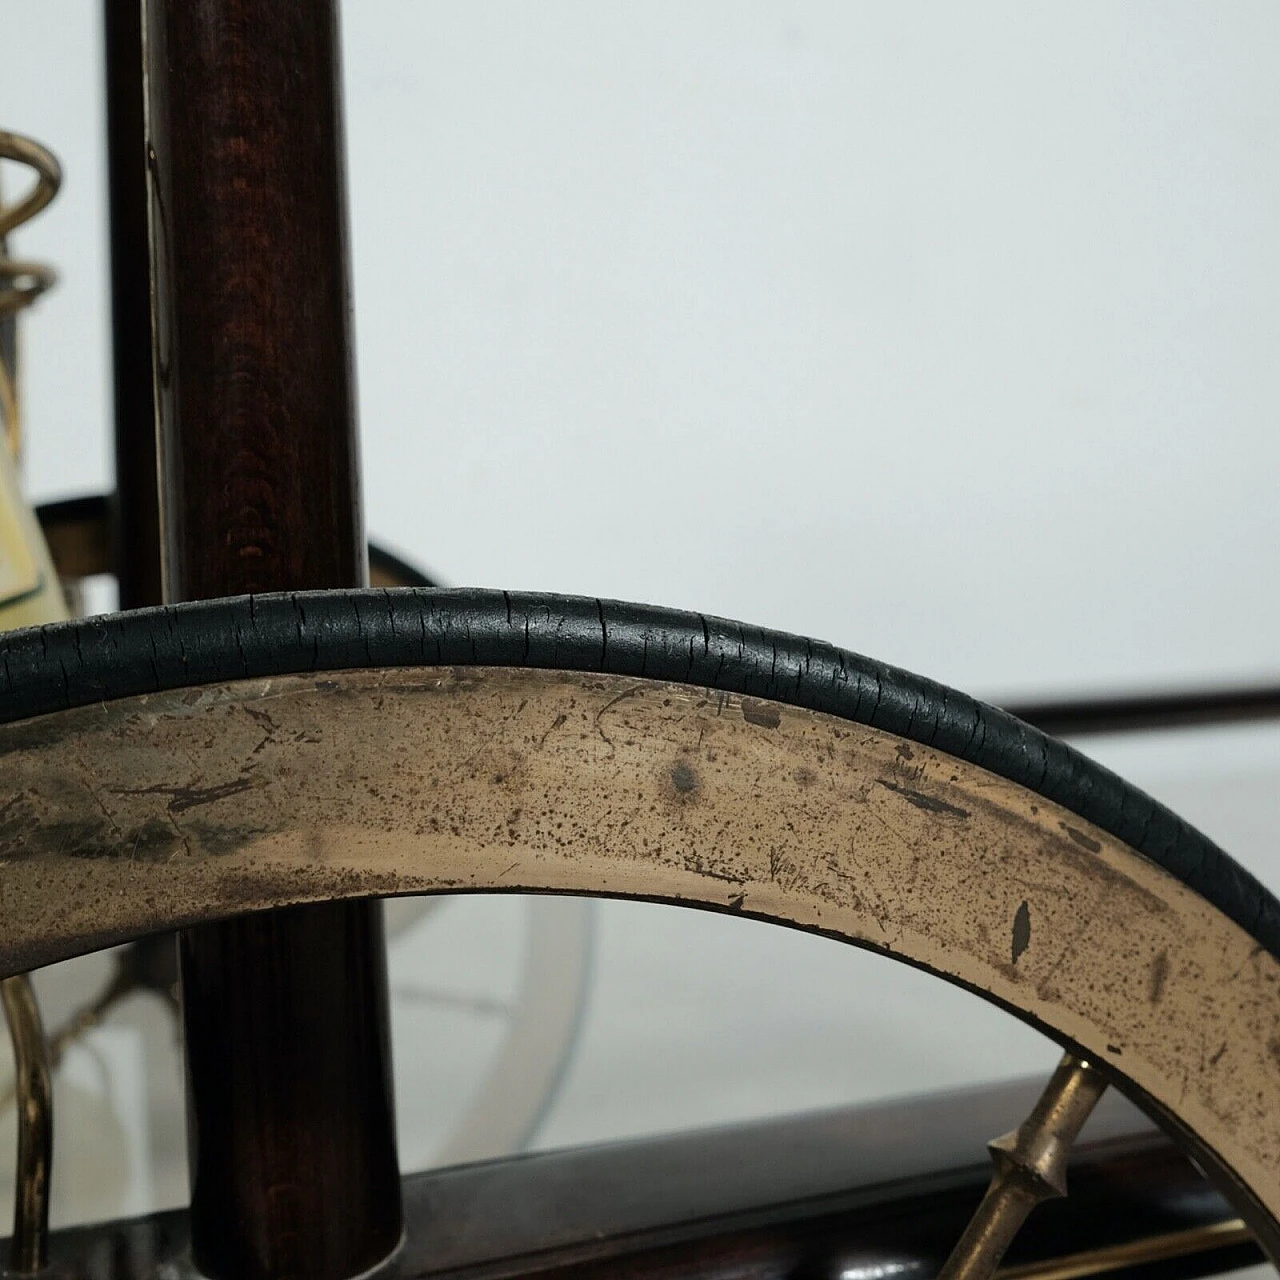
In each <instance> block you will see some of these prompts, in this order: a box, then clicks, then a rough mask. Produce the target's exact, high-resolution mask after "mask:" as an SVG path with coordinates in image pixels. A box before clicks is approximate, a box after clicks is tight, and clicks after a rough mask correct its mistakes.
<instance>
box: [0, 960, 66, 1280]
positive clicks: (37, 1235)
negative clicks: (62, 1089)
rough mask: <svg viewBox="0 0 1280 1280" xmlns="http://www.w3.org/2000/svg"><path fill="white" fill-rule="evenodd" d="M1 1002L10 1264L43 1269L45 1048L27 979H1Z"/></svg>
mask: <svg viewBox="0 0 1280 1280" xmlns="http://www.w3.org/2000/svg"><path fill="white" fill-rule="evenodd" d="M0 1000H2V1001H3V1004H4V1012H5V1016H6V1018H7V1019H8V1022H9V1035H10V1037H11V1039H12V1041H13V1058H14V1080H15V1083H16V1086H17V1093H18V1176H17V1186H16V1189H15V1193H14V1209H13V1240H12V1242H11V1244H10V1248H11V1251H12V1252H11V1257H10V1262H9V1265H10V1267H12V1269H13V1270H14V1271H15V1272H22V1273H24V1274H25V1273H28V1272H34V1271H39V1270H41V1269H42V1268H43V1267H44V1264H45V1261H46V1258H47V1256H48V1237H49V1165H50V1161H51V1158H52V1154H53V1090H52V1087H51V1084H50V1080H49V1059H48V1048H47V1045H46V1044H45V1038H44V1028H43V1027H42V1025H41V1023H40V1008H39V1006H38V1005H37V1004H36V996H35V991H34V990H33V989H32V986H31V979H30V978H29V977H27V975H26V974H20V975H18V976H17V977H13V978H6V979H4V981H3V982H0Z"/></svg>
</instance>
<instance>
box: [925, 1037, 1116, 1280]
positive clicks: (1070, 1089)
mask: <svg viewBox="0 0 1280 1280" xmlns="http://www.w3.org/2000/svg"><path fill="white" fill-rule="evenodd" d="M1106 1087H1107V1082H1106V1080H1105V1078H1104V1077H1103V1076H1102V1075H1101V1074H1099V1072H1097V1071H1096V1070H1095V1069H1094V1068H1093V1067H1091V1066H1090V1065H1089V1064H1088V1063H1087V1062H1084V1061H1082V1060H1081V1059H1079V1058H1075V1057H1073V1056H1072V1055H1071V1054H1067V1055H1066V1056H1064V1057H1063V1059H1062V1061H1061V1062H1060V1063H1059V1064H1058V1067H1057V1070H1056V1071H1054V1073H1053V1075H1052V1077H1051V1078H1050V1080H1049V1083H1048V1085H1046V1086H1045V1091H1044V1093H1042V1094H1041V1095H1040V1100H1039V1101H1038V1102H1037V1103H1036V1105H1035V1108H1034V1109H1033V1110H1032V1112H1031V1115H1030V1116H1028V1117H1027V1119H1026V1120H1025V1121H1023V1123H1022V1124H1021V1125H1019V1126H1018V1128H1017V1129H1015V1130H1014V1131H1013V1132H1012V1133H1009V1134H1006V1135H1005V1136H1004V1137H1002V1138H997V1139H996V1140H995V1141H994V1142H992V1143H991V1145H990V1151H991V1158H992V1160H993V1161H994V1163H995V1173H994V1174H993V1175H992V1178H991V1185H990V1186H989V1187H988V1188H987V1193H986V1195H985V1196H983V1198H982V1203H981V1204H980V1205H979V1206H978V1208H977V1211H976V1212H975V1213H974V1215H973V1217H972V1218H971V1219H970V1220H969V1225H968V1226H967V1227H965V1229H964V1233H963V1234H962V1235H961V1237H960V1239H959V1240H958V1241H957V1242H956V1246H955V1248H954V1249H953V1250H952V1251H951V1256H950V1257H949V1258H948V1259H947V1261H946V1264H945V1265H944V1266H943V1268H942V1270H941V1272H939V1275H938V1280H990V1277H991V1276H993V1275H994V1274H995V1271H996V1268H997V1267H998V1266H999V1265H1000V1262H1001V1259H1003V1257H1004V1255H1005V1252H1006V1250H1007V1249H1008V1248H1009V1246H1010V1245H1011V1244H1012V1243H1013V1238H1014V1237H1015V1236H1016V1235H1017V1234H1018V1231H1019V1230H1020V1229H1021V1227H1022V1224H1023V1223H1024V1222H1025V1221H1026V1220H1027V1216H1028V1215H1029V1214H1030V1213H1031V1210H1032V1209H1034V1208H1035V1207H1036V1205H1038V1204H1039V1203H1040V1202H1041V1201H1043V1200H1052V1199H1055V1198H1056V1197H1059V1196H1065V1195H1066V1194H1067V1157H1068V1156H1069V1155H1070V1152H1071V1144H1072V1143H1073V1142H1074V1141H1075V1139H1076V1135H1077V1134H1078V1133H1079V1132H1080V1130H1081V1129H1082V1128H1083V1127H1084V1122H1085V1121H1086V1120H1087V1119H1088V1118H1089V1115H1090V1113H1091V1112H1092V1111H1093V1108H1094V1107H1095V1105H1096V1104H1097V1101H1098V1099H1099V1098H1100V1097H1101V1096H1102V1094H1103V1091H1104V1090H1105V1089H1106Z"/></svg>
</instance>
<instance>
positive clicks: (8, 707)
mask: <svg viewBox="0 0 1280 1280" xmlns="http://www.w3.org/2000/svg"><path fill="white" fill-rule="evenodd" d="M415 665H455V666H468V665H478V666H509V667H536V668H552V669H564V670H577V671H587V672H606V673H611V674H616V675H626V676H636V677H647V678H650V679H656V680H671V681H677V682H680V683H685V684H694V685H702V686H704V687H706V688H709V689H716V690H723V691H726V692H730V693H735V694H745V695H749V696H752V697H758V698H765V699H773V700H776V701H779V702H784V703H790V704H793V705H796V706H801V707H806V708H809V709H811V710H815V711H821V712H826V713H828V714H831V715H835V716H840V717H842V718H844V719H848V720H851V721H856V722H859V723H862V724H867V725H871V726H873V727H875V728H878V729H883V730H886V731H888V732H891V733H895V734H898V735H901V736H902V737H905V738H908V739H911V740H914V741H917V742H920V743H923V744H926V745H929V746H932V747H935V748H938V749H940V750H942V751H946V752H948V753H949V754H951V755H955V756H958V757H960V758H962V759H964V760H967V761H970V762H972V763H974V764H977V765H980V766H981V767H982V768H984V769H988V770H990V771H991V772H993V773H996V774H999V775H1001V776H1003V777H1005V778H1008V779H1009V780H1010V781H1013V782H1016V783H1018V784H1020V785H1021V786H1024V787H1027V788H1029V789H1030V790H1032V791H1036V792H1038V793H1039V794H1041V795H1042V796H1044V797H1045V798H1046V799H1049V800H1052V801H1054V802H1055V803H1057V804H1060V805H1062V806H1063V807H1064V808H1066V809H1069V810H1071V811H1072V812H1074V813H1076V814H1078V815H1079V816H1080V817H1082V818H1085V819H1087V820H1088V821H1090V822H1092V823H1094V824H1096V825H1097V826H1099V827H1101V828H1103V830H1105V831H1108V832H1110V833H1111V834H1113V835H1115V836H1116V837H1118V838H1119V839H1120V840H1122V841H1124V842H1125V843H1126V844H1128V845H1129V846H1130V847H1132V848H1133V849H1136V850H1137V851H1138V852H1139V853H1141V854H1143V855H1144V856H1146V857H1147V858H1150V859H1151V860H1152V861H1153V862H1155V863H1157V864H1159V865H1160V866H1161V867H1163V868H1164V869H1165V870H1167V871H1168V872H1170V873H1171V874H1172V875H1174V876H1176V877H1177V878H1178V879H1179V880H1181V881H1182V882H1183V883H1185V884H1186V885H1188V886H1189V887H1190V888H1192V889H1193V890H1195V891H1196V892H1197V893H1198V894H1200V895H1201V896H1202V897H1204V898H1205V899H1207V900H1208V901H1209V902H1210V903H1212V904H1213V905H1214V906H1215V907H1217V908H1218V909H1219V910H1220V911H1222V912H1223V913H1224V914H1225V915H1227V916H1228V917H1229V918H1230V919H1232V920H1233V921H1235V923H1237V924H1238V925H1240V926H1241V927H1242V928H1243V929H1245V930H1246V931H1247V932H1248V933H1250V934H1251V935H1252V936H1253V937H1254V938H1255V939H1256V940H1257V942H1258V943H1259V944H1260V945H1261V946H1262V947H1264V948H1265V949H1266V950H1268V951H1270V952H1271V953H1272V954H1273V955H1275V956H1278V957H1280V902H1277V900H1276V898H1275V897H1274V896H1273V895H1272V894H1271V893H1270V892H1268V891H1267V890H1266V889H1265V888H1263V886H1262V885H1261V884H1259V883H1258V881H1257V880H1256V879H1254V877H1253V876H1251V875H1250V874H1249V873H1248V872H1247V871H1245V870H1244V869H1243V868H1242V867H1240V866H1239V865H1238V864H1237V863H1236V862H1234V861H1233V860H1232V859H1231V858H1230V857H1229V856H1228V855H1227V854H1226V853H1224V852H1223V851H1222V850H1221V849H1220V848H1219V847H1218V846H1217V845H1215V844H1214V843H1213V842H1212V841H1211V840H1209V839H1208V838H1207V837H1205V836H1204V835H1202V834H1201V833H1200V832H1198V831H1196V830H1195V829H1194V828H1193V827H1191V826H1190V825H1189V824H1188V823H1186V822H1184V821H1183V820H1182V819H1181V818H1179V817H1177V815H1175V814H1174V813H1172V812H1170V810H1168V809H1167V808H1165V807H1164V806H1163V805H1160V804H1158V803H1157V802H1156V801H1154V800H1153V799H1152V798H1151V797H1150V796H1148V795H1146V794H1145V793H1143V792H1142V791H1140V790H1138V789H1137V788H1136V787H1132V786H1130V785H1129V784H1127V783H1126V782H1124V781H1123V780H1122V779H1120V778H1119V777H1117V776H1116V775H1115V774H1113V773H1111V772H1110V771H1109V770H1107V769H1104V768H1103V767H1102V766H1100V765H1098V764H1095V763H1094V762H1093V761H1091V760H1089V759H1088V758H1086V757H1085V756H1083V755H1081V754H1080V753H1079V752H1077V751H1075V750H1073V749H1072V748H1071V747H1069V746H1067V745H1066V744H1065V743H1062V742H1059V741H1057V740H1056V739H1053V738H1050V737H1047V736H1046V735H1045V734H1043V733H1041V732H1039V731H1038V730H1036V729H1033V728H1031V727H1030V726H1029V725H1026V724H1024V723H1022V722H1021V721H1019V720H1017V719H1015V718H1014V717H1013V716H1011V715H1009V714H1007V713H1006V712H1003V711H1000V710H999V709H997V708H995V707H992V706H988V705H986V704H984V703H981V702H979V701H977V700H976V699H973V698H970V697H968V696H966V695H965V694H962V693H957V692H956V691H955V690H953V689H948V688H946V687H945V686H943V685H940V684H937V683H935V682H933V681H931V680H926V679H923V678H921V677H919V676H915V675H911V674H910V673H908V672H905V671H902V670H900V669H898V668H896V667H891V666H888V665H886V664H885V663H881V662H875V661H873V660H871V659H869V658H864V657H861V656H859V655H857V654H854V653H850V652H848V651H845V650H841V649H837V648H835V647H833V646H832V645H829V644H824V643H821V642H819V641H813V640H804V639H800V638H797V637H795V636H790V635H786V634H783V633H780V632H775V631H767V630H764V629H762V628H758V627H749V626H745V625H743V624H741V623H736V622H728V621H725V620H724V619H720V618H712V617H706V616H704V615H702V614H695V613H682V612H677V611H673V610H667V609H658V608H653V607H650V606H645V605H633V604H622V603H618V602H616V601H607V600H598V599H585V598H580V597H571V596H556V595H532V594H522V593H516V592H500V591H479V590H394V591H378V590H365V591H327V592H306V593H297V594H289V595H262V596H245V597H240V598H236V599H229V600H216V601H209V602H201V603H197V604H186V605H179V606H176V607H172V608H165V609H148V610H138V611H135V612H130V613H126V614H117V615H109V616H105V617H99V618H90V619H86V620H83V621H79V622H71V623H61V624H58V625H56V626H48V627H44V628H40V629H37V630H31V631H25V632H14V633H11V634H8V635H5V636H3V637H2V638H0V721H6V722H7V721H14V720H20V719H26V718H29V717H32V716H39V715H42V714H45V713H48V712H54V711H59V710H62V709H65V708H68V707H73V706H84V705H87V704H91V703H95V702H101V701H108V700H111V699H115V698H123V697H128V696H132V695H135V694H141V693H147V692H154V691H159V690H164V689H173V688H180V687H184V686H189V685H200V684H209V683H214V682H219V681H224V680H234V679H239V678H241V677H254V676H266V675H274V674H285V673H296V672H313V671H336V670H345V669H353V668H363V667H380V666H415Z"/></svg>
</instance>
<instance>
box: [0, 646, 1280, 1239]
mask: <svg viewBox="0 0 1280 1280" xmlns="http://www.w3.org/2000/svg"><path fill="white" fill-rule="evenodd" d="M0 756H2V757H3V760H4V770H3V775H2V776H3V777H4V779H5V781H4V784H3V793H0V877H2V883H3V885H4V894H3V898H2V900H0V970H2V971H3V973H5V974H9V973H17V972H21V971H23V970H25V969H28V968H31V967H33V966H36V965H39V964H45V963H49V962H51V961H54V960H58V959H63V958H66V957H69V956H71V955H75V954H79V953H82V952H85V951H89V950H93V949H96V948H98V947H102V946H106V945H110V944H114V943H118V942H121V941H125V940H128V939H130V938H135V937H139V936H142V935H145V934H147V933H150V932H156V931H159V930H164V929H173V928H177V927H180V926H185V925H188V924H192V923H195V922H198V921H204V920H211V919H217V918H222V917H227V916H231V915H235V914H240V913H244V912H249V911H257V910H264V909H268V908H271V907H276V906H283V905H287V904H292V903H300V902H307V901H316V900H322V899H336V898H356V897H363V896H381V895H393V894H408V893H431V892H449V893H457V892H469V891H477V892H479V891H529V892H550V893H588V894H599V895H606V896H614V897H635V898H644V899H652V900H657V901H664V902H673V903H680V904H684V905H687V906H695V907H702V908H708V909H712V910H720V911H734V912H741V913H743V914H746V915H750V916H754V917H757V918H760V919H764V920H770V921H774V922H776V923H780V924H785V925H790V926H793V927H797V928H801V929H806V930H810V931H814V932H819V933H822V934H825V935H828V936H831V937H834V938H839V939H842V940H844V941H847V942H852V943H854V944H856V945H860V946H864V947H868V948H871V949H874V950H877V951H880V952H883V953H885V954H888V955H891V956H894V957H895V958H898V959H901V960H904V961H906V962H908V963H911V964H914V965H917V966H919V967H922V968H926V969H928V970H930V971H931V972H934V973H936V974H938V975H939V976H941V977H943V978H946V979H948V980H950V981H952V982H956V983H959V984H960V985H962V986H965V987H968V988H969V989H971V990H974V991H976V992H978V993H979V994H981V995H983V996H985V997H986V998H988V999H990V1000H993V1001H994V1002H996V1003H997V1004H1000V1005H1002V1006H1004V1007H1005V1008H1008V1009H1010V1010H1011V1011H1013V1012H1015V1013H1016V1014H1018V1016H1020V1017H1022V1018H1024V1019H1025V1020H1027V1021H1029V1022H1032V1023H1033V1024H1034V1025H1036V1026H1038V1027H1040V1028H1041V1029H1043V1030H1045V1031H1046V1032H1048V1033H1049V1034H1050V1035H1052V1036H1053V1037H1054V1038H1055V1039H1057V1040H1059V1041H1060V1042H1062V1043H1064V1044H1067V1045H1069V1046H1072V1047H1074V1048H1075V1049H1077V1050H1078V1051H1080V1052H1082V1053H1084V1054H1087V1055H1088V1056H1089V1057H1090V1059H1091V1060H1093V1061H1095V1062H1098V1063H1100V1064H1103V1065H1104V1066H1105V1067H1106V1068H1107V1069H1108V1071H1109V1072H1110V1074H1111V1075H1112V1076H1113V1077H1114V1078H1115V1079H1116V1080H1117V1082H1118V1083H1119V1084H1120V1085H1121V1087H1123V1088H1125V1089H1126V1091H1127V1092H1129V1093H1131V1094H1132V1095H1134V1096H1135V1097H1137V1098H1138V1099H1139V1100H1140V1101H1143V1102H1144V1103H1145V1104H1146V1105H1147V1106H1148V1107H1149V1109H1151V1110H1153V1111H1154V1112H1155V1113H1156V1114H1157V1115H1158V1116H1161V1117H1163V1118H1165V1119H1166V1120H1167V1121H1169V1122H1170V1123H1171V1124H1172V1125H1173V1127H1175V1128H1176V1129H1177V1130H1178V1131H1179V1132H1180V1133H1181V1135H1182V1136H1183V1137H1184V1138H1186V1139H1187V1140H1188V1142H1189V1143H1190V1145H1191V1146H1192V1148H1193V1149H1194V1151H1195V1153H1196V1154H1197V1155H1198V1156H1199V1158H1200V1159H1201V1160H1202V1161H1204V1162H1205V1163H1206V1165H1207V1166H1208V1167H1210V1168H1211V1169H1212V1171H1213V1172H1214V1173H1215V1175H1216V1180H1218V1181H1219V1184H1220V1185H1221V1186H1222V1188H1223V1190H1224V1191H1226V1192H1227V1194H1229V1195H1230V1196H1231V1197H1232V1198H1233V1200H1234V1202H1235V1203H1236V1205H1237V1206H1238V1207H1239V1208H1240V1210H1241V1212H1242V1213H1243V1214H1244V1215H1245V1216H1246V1217H1247V1218H1248V1219H1249V1221H1250V1223H1251V1225H1252V1226H1253V1227H1254V1229H1255V1231H1257V1232H1258V1233H1259V1235H1260V1237H1261V1238H1262V1239H1263V1241H1264V1243H1265V1244H1266V1245H1267V1246H1268V1247H1269V1248H1271V1247H1272V1246H1273V1245H1274V1242H1275V1240H1276V1235H1277V1233H1276V1230H1275V1222H1276V1218H1277V1215H1278V1213H1280V1069H1278V1063H1277V1058H1278V1056H1280V1040H1278V1039H1277V1021H1278V1020H1277V1013H1278V1012H1280V963H1278V962H1277V961H1276V959H1275V957H1274V956H1272V955H1271V954H1270V952H1268V951H1267V950H1266V949H1265V948H1263V947H1261V946H1260V945H1259V944H1258V943H1257V941H1256V940H1255V939H1254V938H1253V937H1252V936H1251V935H1249V934H1248V933H1247V932H1246V931H1245V930H1244V929H1243V928H1242V927H1241V926H1240V925H1238V924H1236V923H1234V922H1233V921H1232V920H1230V919H1229V918H1227V916H1225V915H1224V914H1223V913H1222V912H1221V911H1219V910H1218V909H1217V908H1216V907H1214V906H1213V905H1211V904H1210V903H1208V902H1207V901H1206V900H1205V899H1204V898H1202V897H1201V896H1200V895H1199V894H1197V893H1195V892H1194V891H1193V890H1192V889H1190V888H1188V887H1187V886H1186V885H1185V884H1183V883H1182V882H1181V881H1180V880H1178V879H1177V878H1176V877H1174V876H1173V875H1171V874H1170V873H1169V872H1167V871H1165V870H1164V869H1163V868H1161V867H1159V866H1158V865H1156V864H1155V863H1154V862H1152V861H1151V860H1150V859H1148V858H1146V857H1143V856H1142V855H1141V854H1139V853H1137V852H1135V851H1134V850H1133V849H1132V848H1130V847H1129V846H1128V845H1127V844H1125V843H1124V842H1122V841H1120V840H1118V839H1117V838H1116V837H1114V836H1112V835H1110V834H1109V833H1107V832H1106V831H1104V830H1102V829H1101V828H1098V827H1096V826H1094V825H1092V824H1090V823H1088V822H1086V821H1085V820H1083V819H1082V818H1080V817H1079V816H1078V815H1076V814H1073V813H1071V812H1069V811H1068V810H1066V809H1063V808H1061V807H1060V806H1058V805H1056V804H1054V803H1052V802H1050V801H1048V800H1046V799H1044V798H1043V797H1041V796H1039V795H1038V794H1036V793H1035V792H1033V791H1030V790H1028V789H1027V788H1025V787H1022V786H1020V785H1018V784H1016V783H1013V782H1010V781H1008V780H1007V779H1005V778H1002V777H999V776H997V775H995V774H993V773H991V772H989V771H987V770H985V769H983V768H981V767H979V766H977V765H975V764H972V763H968V762H966V761H963V760H960V759H957V758H956V757H954V756H951V755H949V754H947V753H945V752H942V751H938V750H936V749H934V748H931V747H927V746H923V745H921V744H920V743H918V742H912V741H908V740H907V739H905V738H902V737H899V736H897V735H895V734H892V733H888V732H885V731H883V730H880V729H875V728H871V727H868V726H865V725H862V724H857V723H852V722H850V721H847V720H844V719H841V718H839V717H836V716H832V715H828V714H825V713H821V712H815V711H811V710H807V709H803V708H797V707H793V706H789V705H785V704H783V703H778V702H772V701H764V700H758V699H751V698H745V697H739V696H736V695H731V694H725V693H719V692H715V691H710V690H707V689H703V688H699V687H694V686H689V685H679V684H671V683H665V682H661V681H656V680H645V679H634V678H629V677H623V676H613V675H597V674H584V673H579V672H556V671H539V670H528V669H522V668H501V667H491V668H478V667H477V668H456V667H450V668H420V667H413V668H387V669H382V670H355V671H346V672H335V673H329V674H326V675H324V676H323V677H320V678H317V677H314V676H282V677H270V678H258V679H248V680H242V681H236V682H232V683H222V684H214V685H208V686H205V687H201V688H192V689H178V690H171V691H168V692H164V693H158V694H151V695H143V696H135V697H130V698H122V699H119V700H118V701H114V702H110V703H107V704H102V705H96V706H90V707H81V708H73V709H71V710H67V711H63V712H58V713H56V714H53V715H45V716H38V717H35V718H33V719H30V720H24V721H18V722H16V723H11V724H8V725H3V726H0ZM1273 1251H1274V1250H1273Z"/></svg>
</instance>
